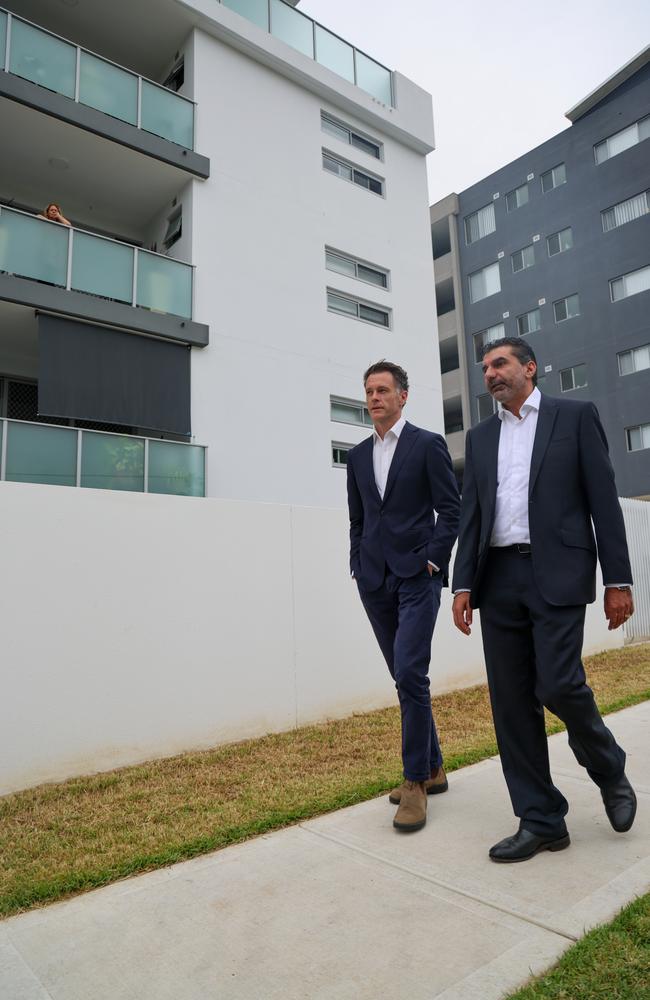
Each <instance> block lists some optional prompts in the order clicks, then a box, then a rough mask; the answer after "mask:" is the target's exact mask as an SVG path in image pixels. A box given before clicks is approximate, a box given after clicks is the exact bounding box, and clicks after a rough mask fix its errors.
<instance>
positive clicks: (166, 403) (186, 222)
mask: <svg viewBox="0 0 650 1000" xmlns="http://www.w3.org/2000/svg"><path fill="white" fill-rule="evenodd" d="M1 2H2V3H3V4H4V6H3V7H0V129H1V134H2V151H3V155H2V157H1V158H0V431H1V450H0V456H1V462H0V480H6V481H13V482H31V483H44V484H58V485H64V486H68V487H75V486H76V487H91V488H104V489H114V490H122V491H123V490H131V491H136V492H143V491H144V492H151V493H180V494H189V495H194V496H203V495H205V496H210V497H220V498H226V499H236V500H257V501H265V502H271V503H292V504H301V505H312V506H321V507H323V506H324V507H327V506H330V507H332V506H333V507H341V506H342V505H343V504H344V502H345V474H344V471H342V470H343V468H344V463H345V450H346V448H348V447H349V446H351V445H354V444H356V443H357V442H358V441H360V440H362V439H363V437H365V436H366V435H367V434H368V433H369V431H368V425H367V417H366V416H365V415H364V409H363V402H362V401H363V387H362V384H361V374H362V372H363V370H364V369H365V367H366V366H367V365H368V364H370V363H371V362H373V361H376V360H378V359H379V358H382V357H387V358H390V359H393V360H395V361H398V362H399V363H400V364H402V365H404V367H405V368H406V369H407V370H408V372H409V375H410V378H411V382H412V391H411V397H410V399H409V403H408V416H409V418H410V419H411V420H412V421H413V422H415V423H417V424H420V425H423V426H425V427H430V428H432V429H436V430H442V428H443V418H442V397H441V382H440V365H439V358H438V350H437V342H436V329H435V320H434V319H432V317H435V312H436V310H435V295H434V283H433V275H432V272H431V263H430V261H431V235H430V226H429V218H428V197H427V182H426V173H425V156H426V154H427V153H428V152H429V151H430V150H431V149H432V147H433V122H432V111H431V99H430V96H429V95H428V94H426V93H425V92H424V91H422V90H421V89H420V88H418V87H417V86H416V85H415V84H414V83H412V82H411V81H409V80H408V79H406V78H405V77H404V76H402V75H401V74H400V73H398V72H395V71H391V70H389V69H387V68H386V67H384V66H382V65H380V64H379V63H378V62H377V61H375V60H374V59H373V58H372V57H371V56H368V55H367V54H366V53H364V52H363V51H362V49H363V39H354V40H353V41H354V43H355V44H357V43H358V45H359V46H360V48H355V47H354V46H353V45H352V44H349V43H348V42H347V41H345V40H343V39H340V38H338V37H337V36H336V35H334V34H333V33H332V32H330V31H329V30H328V29H327V28H326V27H325V26H321V25H319V24H316V23H315V22H313V21H312V20H311V19H310V18H308V17H306V16H305V15H304V14H302V13H301V12H300V11H299V10H298V9H296V8H295V7H294V6H292V5H291V4H289V3H287V2H285V0H137V2H135V3H134V2H131V3H127V2H125V0H113V2H111V3H110V4H107V3H105V2H103V0H1ZM2 70H3V71H2ZM50 202H54V203H57V204H58V205H59V206H60V209H61V212H62V214H63V215H64V217H65V218H67V219H68V220H69V221H70V223H71V227H70V228H68V227H67V226H65V225H63V224H57V223H54V222H50V221H47V220H45V219H42V218H38V215H39V213H40V214H42V213H43V212H44V210H45V207H46V205H47V204H48V203H50Z"/></svg>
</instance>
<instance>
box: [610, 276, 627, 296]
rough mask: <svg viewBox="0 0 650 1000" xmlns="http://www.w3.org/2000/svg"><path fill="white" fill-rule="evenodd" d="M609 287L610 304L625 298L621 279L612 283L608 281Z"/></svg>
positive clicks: (616, 279)
mask: <svg viewBox="0 0 650 1000" xmlns="http://www.w3.org/2000/svg"><path fill="white" fill-rule="evenodd" d="M609 287H610V288H611V292H612V302H618V300H619V299H622V298H624V297H625V287H624V285H623V279H622V278H615V279H614V280H613V281H610V283H609Z"/></svg>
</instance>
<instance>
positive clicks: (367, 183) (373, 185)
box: [354, 170, 382, 194]
mask: <svg viewBox="0 0 650 1000" xmlns="http://www.w3.org/2000/svg"><path fill="white" fill-rule="evenodd" d="M354 183H355V184H358V185H359V186H360V187H364V188H367V189H368V191H374V193H375V194H381V192H382V186H381V181H379V180H377V178H376V177H370V176H369V175H368V174H364V173H362V172H361V171H360V170H355V171H354Z"/></svg>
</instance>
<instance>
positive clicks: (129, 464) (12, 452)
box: [0, 420, 206, 497]
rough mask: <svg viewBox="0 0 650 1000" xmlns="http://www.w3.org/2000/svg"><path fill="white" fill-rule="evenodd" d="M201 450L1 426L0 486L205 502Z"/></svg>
mask: <svg viewBox="0 0 650 1000" xmlns="http://www.w3.org/2000/svg"><path fill="white" fill-rule="evenodd" d="M205 451H206V449H205V447H204V446H203V445H196V444H185V443H183V442H178V441H163V440H160V439H159V438H148V437H135V436H133V435H130V434H110V433H107V432H105V431H90V430H82V429H81V428H76V427H58V426H56V425H53V424H45V423H28V422H26V421H22V420H0V481H6V482H12V483H42V484H44V485H50V486H83V487H89V488H92V489H100V490H127V491H130V492H135V493H168V494H174V495H176V496H190V497H203V496H205Z"/></svg>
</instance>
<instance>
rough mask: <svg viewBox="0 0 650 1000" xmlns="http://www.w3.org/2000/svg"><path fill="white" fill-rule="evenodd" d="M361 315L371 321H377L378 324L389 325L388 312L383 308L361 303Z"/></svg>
mask: <svg viewBox="0 0 650 1000" xmlns="http://www.w3.org/2000/svg"><path fill="white" fill-rule="evenodd" d="M359 316H360V317H361V319H365V320H367V321H368V322H369V323H376V324H377V325H378V326H388V313H385V312H383V311H382V310H381V309H372V308H371V307H370V306H364V305H359Z"/></svg>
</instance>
